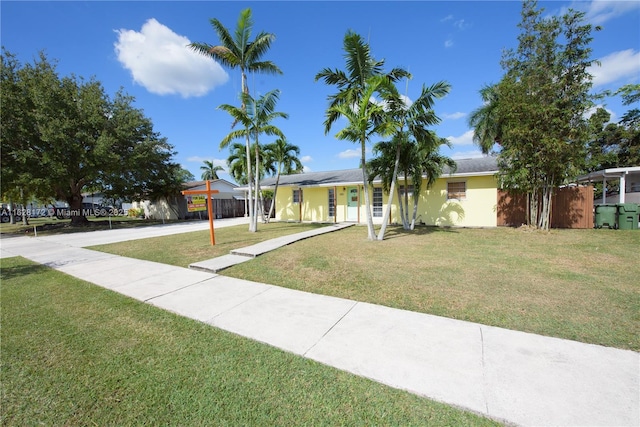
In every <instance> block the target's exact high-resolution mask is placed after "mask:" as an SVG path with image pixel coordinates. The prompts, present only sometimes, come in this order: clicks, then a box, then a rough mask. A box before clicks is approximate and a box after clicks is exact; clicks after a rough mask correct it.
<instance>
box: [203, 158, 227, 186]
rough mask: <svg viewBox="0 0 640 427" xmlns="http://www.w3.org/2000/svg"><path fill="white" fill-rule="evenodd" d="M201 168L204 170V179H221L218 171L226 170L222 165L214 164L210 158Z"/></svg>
mask: <svg viewBox="0 0 640 427" xmlns="http://www.w3.org/2000/svg"><path fill="white" fill-rule="evenodd" d="M200 169H201V170H202V180H203V181H209V180H214V179H220V177H218V171H222V170H224V168H223V167H222V166H217V165H216V166H214V165H213V162H212V161H210V160H205V161H204V166H200Z"/></svg>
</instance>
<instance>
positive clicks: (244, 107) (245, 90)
mask: <svg viewBox="0 0 640 427" xmlns="http://www.w3.org/2000/svg"><path fill="white" fill-rule="evenodd" d="M241 74H242V93H244V94H249V88H248V87H247V75H246V74H245V72H244V69H242V70H241ZM241 108H242V111H247V105H246V104H245V102H244V97H243V98H242V105H241ZM245 145H246V150H247V185H248V187H249V191H248V192H247V193H248V194H249V231H251V232H254V231H257V230H258V228H257V225H256V224H255V223H254V221H253V218H254V217H255V212H254V209H253V203H252V193H251V185H252V181H251V141H250V139H249V132H248V131H247V135H246V138H245Z"/></svg>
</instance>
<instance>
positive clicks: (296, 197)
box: [293, 190, 302, 203]
mask: <svg viewBox="0 0 640 427" xmlns="http://www.w3.org/2000/svg"><path fill="white" fill-rule="evenodd" d="M293 203H302V190H293Z"/></svg>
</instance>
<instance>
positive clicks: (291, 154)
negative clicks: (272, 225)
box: [264, 138, 303, 222]
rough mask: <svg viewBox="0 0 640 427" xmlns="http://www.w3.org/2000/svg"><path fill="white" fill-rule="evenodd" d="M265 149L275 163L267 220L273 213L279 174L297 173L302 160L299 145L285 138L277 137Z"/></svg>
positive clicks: (300, 167) (272, 162) (299, 170)
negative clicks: (273, 183)
mask: <svg viewBox="0 0 640 427" xmlns="http://www.w3.org/2000/svg"><path fill="white" fill-rule="evenodd" d="M264 148H265V151H266V152H267V153H268V156H265V158H268V159H269V162H270V163H271V164H275V169H276V173H277V175H276V185H275V187H274V189H273V199H272V200H271V206H270V207H269V214H268V215H267V222H269V219H270V218H271V215H273V210H274V209H275V203H276V196H277V195H278V184H279V182H280V175H281V174H284V175H290V174H292V173H298V172H301V171H302V168H303V166H302V162H300V159H298V156H299V155H300V147H298V146H297V145H293V144H289V142H287V140H286V138H278V139H276V140H275V141H274V142H272V143H271V144H268V145H266V146H265V147H264Z"/></svg>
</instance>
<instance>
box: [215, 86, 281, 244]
mask: <svg viewBox="0 0 640 427" xmlns="http://www.w3.org/2000/svg"><path fill="white" fill-rule="evenodd" d="M279 97H280V91H279V90H277V89H275V90H272V91H270V92H267V93H266V94H264V95H262V96H261V97H260V98H258V99H254V98H253V97H252V96H251V95H248V94H243V95H242V98H243V101H242V103H243V105H244V106H245V108H244V109H243V108H238V107H236V106H234V105H230V104H222V105H221V106H220V107H218V108H220V109H221V110H224V111H226V112H227V113H229V115H231V117H233V119H234V120H235V121H236V122H239V123H241V124H242V125H243V126H244V128H243V129H237V130H234V131H231V132H230V133H229V134H228V135H227V136H225V137H224V138H223V139H222V141H221V142H220V148H224V147H226V146H228V145H229V143H230V142H231V141H233V140H234V139H238V138H246V137H250V138H252V139H253V144H254V145H253V146H254V151H255V158H254V159H255V161H254V164H255V173H254V176H253V178H254V180H255V183H254V184H255V185H254V191H255V197H254V203H255V207H254V213H255V215H254V217H253V221H254V222H255V224H254V225H253V227H252V229H253V231H257V229H258V224H257V221H258V215H257V212H258V200H259V198H260V197H259V191H260V167H261V166H263V163H262V162H261V159H260V141H259V137H260V135H262V134H265V135H269V136H277V137H279V138H284V134H283V133H282V131H281V130H280V129H279V128H278V127H276V126H275V125H273V124H271V122H272V121H273V120H275V119H277V118H284V119H286V118H288V117H289V115H288V114H286V113H282V112H279V111H275V107H276V103H277V102H278V99H279ZM250 160H251V159H250ZM250 191H251V189H250Z"/></svg>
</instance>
